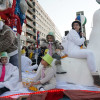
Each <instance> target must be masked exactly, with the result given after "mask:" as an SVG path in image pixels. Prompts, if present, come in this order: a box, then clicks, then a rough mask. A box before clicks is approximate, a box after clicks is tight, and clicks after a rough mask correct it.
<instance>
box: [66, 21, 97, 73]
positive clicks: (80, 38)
mask: <svg viewBox="0 0 100 100" xmlns="http://www.w3.org/2000/svg"><path fill="white" fill-rule="evenodd" d="M84 41H85V37H84V34H83V33H82V32H81V23H80V21H78V20H76V21H73V22H72V29H71V30H70V32H69V33H68V35H67V45H66V46H67V51H66V54H67V55H68V57H72V58H79V59H80V58H83V59H84V58H86V59H87V64H88V68H89V70H90V72H91V73H95V72H96V63H95V58H94V54H93V52H92V51H90V50H88V49H82V48H81V46H82V45H83V44H84Z"/></svg>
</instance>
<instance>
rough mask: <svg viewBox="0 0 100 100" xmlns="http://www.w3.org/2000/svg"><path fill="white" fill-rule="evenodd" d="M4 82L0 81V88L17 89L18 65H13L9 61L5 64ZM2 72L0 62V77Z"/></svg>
mask: <svg viewBox="0 0 100 100" xmlns="http://www.w3.org/2000/svg"><path fill="white" fill-rule="evenodd" d="M5 69H6V72H5V77H4V82H0V88H2V87H7V88H9V89H10V90H18V89H19V88H20V87H19V84H20V83H19V72H18V67H16V66H13V65H12V64H11V63H7V64H6V65H5ZM1 73H2V64H1V63H0V77H1Z"/></svg>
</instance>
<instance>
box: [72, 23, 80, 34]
mask: <svg viewBox="0 0 100 100" xmlns="http://www.w3.org/2000/svg"><path fill="white" fill-rule="evenodd" d="M73 28H74V29H75V30H76V31H77V32H79V29H80V26H79V24H78V23H74V25H73Z"/></svg>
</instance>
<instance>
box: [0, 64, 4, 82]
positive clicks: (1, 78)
mask: <svg viewBox="0 0 100 100" xmlns="http://www.w3.org/2000/svg"><path fill="white" fill-rule="evenodd" d="M4 77H5V65H4V64H3V67H2V73H1V77H0V82H3V81H4Z"/></svg>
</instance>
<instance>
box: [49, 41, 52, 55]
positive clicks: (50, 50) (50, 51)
mask: <svg viewBox="0 0 100 100" xmlns="http://www.w3.org/2000/svg"><path fill="white" fill-rule="evenodd" d="M52 44H53V42H49V46H48V48H49V54H50V56H52Z"/></svg>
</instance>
